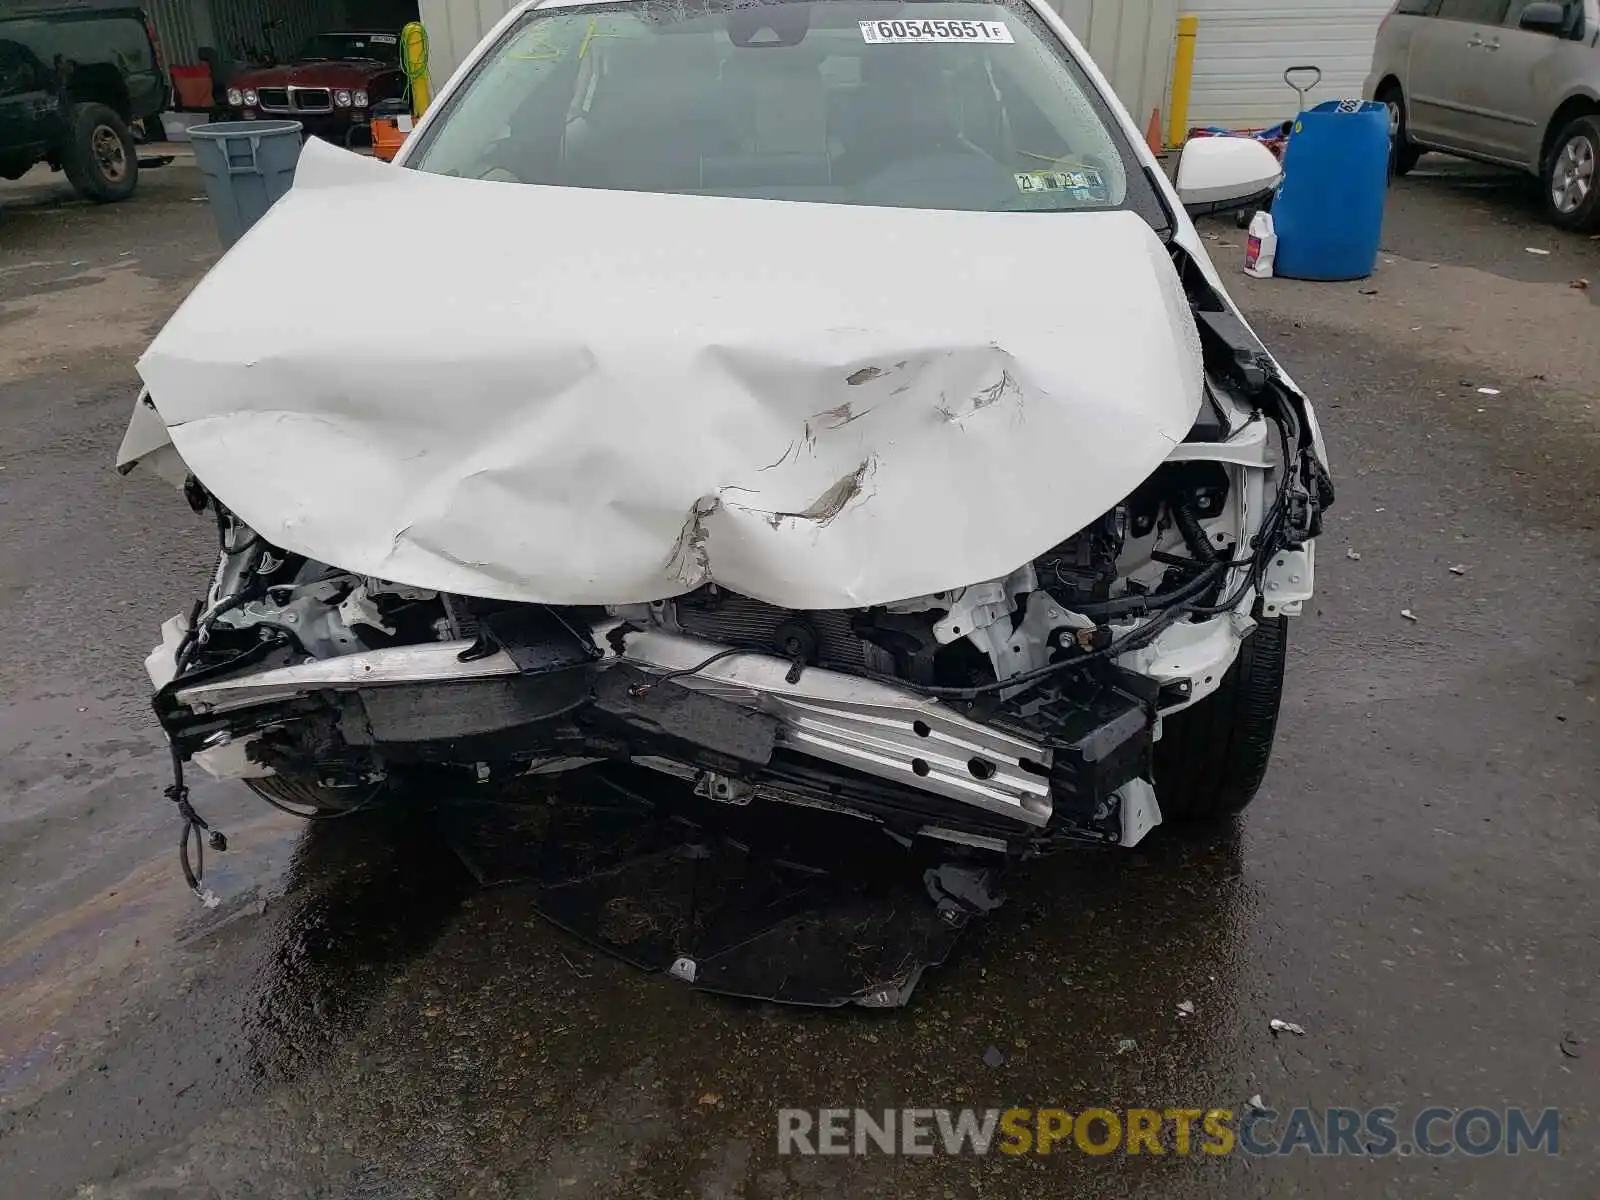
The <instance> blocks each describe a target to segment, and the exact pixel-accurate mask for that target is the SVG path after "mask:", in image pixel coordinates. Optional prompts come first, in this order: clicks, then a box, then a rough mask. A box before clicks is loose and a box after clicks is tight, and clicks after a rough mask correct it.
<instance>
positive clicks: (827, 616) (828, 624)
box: [659, 584, 895, 674]
mask: <svg viewBox="0 0 1600 1200" xmlns="http://www.w3.org/2000/svg"><path fill="white" fill-rule="evenodd" d="M659 611H660V613H661V623H662V624H663V625H665V626H666V627H667V628H675V629H676V630H678V631H679V632H682V633H688V634H693V635H694V636H695V637H703V638H705V639H707V640H708V641H715V642H723V643H725V644H727V645H729V646H740V647H744V648H748V649H751V650H763V651H766V652H767V653H769V654H776V655H778V656H779V657H780V658H786V659H788V660H789V661H791V662H801V663H805V664H807V665H810V666H816V665H819V664H822V663H827V664H830V665H833V666H838V667H844V668H855V669H856V670H868V671H876V672H879V673H882V674H893V673H894V671H895V662H894V656H893V655H892V654H890V653H889V652H888V651H886V650H884V649H883V648H882V647H880V646H877V645H875V644H873V643H872V642H870V641H867V640H866V639H865V638H863V637H862V636H861V634H860V633H858V632H857V631H856V628H855V626H854V624H853V616H854V614H853V612H852V611H851V610H848V609H845V610H837V609H836V610H832V611H827V612H791V611H789V610H788V609H783V608H776V607H774V606H773V605H770V604H763V603H762V602H761V601H759V600H752V599H750V598H749V597H748V596H741V595H738V594H737V593H735V592H729V591H725V590H723V589H721V588H718V587H717V586H716V585H714V584H713V585H710V586H707V587H703V588H701V589H700V590H699V591H696V592H692V593H690V594H689V595H687V596H681V597H679V598H678V599H677V600H671V601H667V602H665V603H664V604H662V605H660V606H659Z"/></svg>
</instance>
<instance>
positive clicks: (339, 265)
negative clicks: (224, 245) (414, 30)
mask: <svg viewBox="0 0 1600 1200" xmlns="http://www.w3.org/2000/svg"><path fill="white" fill-rule="evenodd" d="M1042 228H1044V226H1042V225H1041V222H1040V217H1039V216H1038V214H1033V213H976V212H945V211H932V210H911V209H876V208H868V207H861V206H846V205H826V204H795V203H780V202H774V201H762V200H745V199H729V198H716V197H697V196H673V195H658V194H647V193H626V192H604V191H590V190H574V189H563V188H548V187H537V186H527V185H510V184H499V183H487V182H482V181H472V180H463V179H453V178H442V177H436V176H430V175H425V174H422V173H419V172H414V171H406V170H396V169H394V168H393V167H390V166H389V165H387V164H382V163H375V162H371V161H368V160H366V159H363V158H361V157H359V156H356V155H351V154H348V153H345V152H343V151H339V150H336V149H334V148H332V147H329V146H325V145H323V144H321V143H318V142H312V143H311V144H309V145H308V146H307V147H306V151H305V154H304V157H303V158H302V160H301V164H300V168H299V174H298V177H297V181H296V185H295V187H294V188H293V189H292V191H291V192H290V194H289V195H288V196H287V197H286V198H285V199H284V200H283V201H281V202H280V203H279V204H277V205H275V206H274V208H273V210H272V211H271V212H270V213H269V214H268V215H267V216H266V217H265V218H264V219H263V220H262V221H261V222H260V223H259V224H258V225H257V226H256V227H255V228H253V229H252V230H251V231H250V233H249V234H248V235H247V236H246V237H245V238H244V239H243V240H241V242H240V243H239V244H238V245H237V246H236V247H235V248H234V249H233V250H232V251H231V252H230V253H229V254H228V255H227V257H226V258H225V259H224V260H223V261H222V262H221V263H219V264H218V266H217V267H216V268H215V269H214V270H213V271H212V272H211V274H210V275H208V276H207V278H206V279H205V280H204V281H202V283H201V284H200V286H199V287H198V288H196V289H195V291H194V292H193V293H192V295H191V296H190V298H189V300H188V301H187V302H186V303H185V304H184V306H183V307H182V308H181V309H180V310H179V311H178V313H177V314H176V315H175V316H174V317H173V319H172V320H171V322H169V324H168V325H167V327H166V329H165V330H163V332H162V333H161V335H160V336H159V337H158V338H157V339H156V341H155V342H154V344H153V345H152V346H151V347H150V349H149V351H148V352H147V353H146V354H145V356H144V357H143V359H142V360H141V362H140V372H141V374H142V375H143V377H144V379H145V382H146V383H147V384H148V386H149V387H150V390H151V393H152V395H154V396H155V397H156V399H157V402H158V403H159V407H160V416H161V417H162V418H164V420H165V423H166V425H167V427H168V428H169V429H170V431H171V437H172V442H173V444H174V446H175V448H176V450H177V452H178V453H180V454H181V455H182V457H183V459H184V461H186V462H187V464H188V465H189V466H190V467H191V468H192V469H193V471H194V473H195V474H196V475H197V476H198V477H199V478H200V480H201V481H202V482H203V483H205V484H206V486H207V487H208V488H210V489H211V490H212V491H213V492H214V493H215V494H216V495H217V496H218V497H219V498H220V499H221V500H222V501H223V502H224V503H225V504H226V505H227V506H228V507H229V508H230V509H231V510H232V511H233V512H234V513H236V514H237V515H238V516H239V518H240V519H241V520H242V521H244V522H245V523H246V524H248V525H249V526H250V527H251V528H253V529H254V530H256V531H257V532H259V533H260V534H261V535H262V537H263V538H265V539H266V540H268V541H269V542H271V543H272V544H273V545H276V546H280V547H282V548H284V549H287V550H291V551H294V552H297V553H300V554H304V555H307V556H308V557H311V558H313V559H315V560H317V561H320V562H328V563H333V564H337V565H338V566H340V567H342V568H344V569H346V570H349V571H353V572H356V573H359V574H363V575H371V576H374V577H376V578H381V579H388V580H394V581H397V582H400V583H403V584H407V585H410V586H414V587H422V588H429V589H437V590H440V591H447V592H452V593H458V594H464V595H473V596H481V597H488V598H494V599H503V600H512V601H536V602H543V603H551V604H592V603H610V604H621V603H634V602H642V601H647V600H656V599H662V598H666V597H670V596H675V595H679V594H681V593H683V592H685V591H688V590H691V589H693V588H695V587H697V586H699V585H701V584H703V583H706V582H708V581H716V582H718V583H720V584H722V585H724V586H726V587H728V588H730V589H732V590H734V591H736V592H739V593H741V594H744V595H747V596H751V597H754V598H756V599H759V600H762V601H765V602H767V603H770V604H776V605H780V606H783V607H788V608H796V609H805V608H815V609H829V608H848V607H855V606H861V605H869V604H879V603H887V602H890V601H894V600H899V599H903V598H904V597H906V596H911V595H923V594H929V593H934V592H939V591H944V590H946V589H951V588H957V587H961V586H964V585H966V584H969V583H972V582H974V581H976V580H982V579H990V578H996V577H999V576H1003V575H1005V574H1006V573H1008V572H1010V571H1011V570H1013V569H1014V568H1015V567H1016V566H1017V564H1018V563H1021V562H1027V561H1029V560H1030V559H1032V558H1034V557H1036V556H1037V555H1039V554H1040V553H1042V552H1044V551H1045V550H1047V549H1049V548H1050V547H1051V546H1053V545H1055V544H1057V543H1058V542H1060V541H1062V540H1063V539H1064V538H1066V537H1068V536H1070V535H1071V534H1072V533H1074V532H1076V531H1077V530H1078V529H1080V528H1082V527H1084V526H1085V525H1087V524H1088V523H1089V522H1090V521H1092V520H1093V519H1094V518H1096V517H1098V516H1099V515H1100V514H1101V513H1102V512H1104V511H1105V510H1106V509H1107V508H1109V507H1110V506H1111V505H1113V504H1115V503H1116V502H1117V501H1118V500H1120V499H1121V498H1122V497H1123V496H1125V495H1126V494H1127V493H1129V492H1130V491H1132V490H1133V488H1134V487H1136V486H1137V485H1138V484H1139V483H1140V482H1141V481H1142V480H1144V479H1145V478H1146V477H1147V476H1148V475H1149V474H1150V473H1151V471H1153V470H1154V469H1155V468H1156V466H1157V465H1159V463H1160V462H1161V461H1162V460H1163V459H1164V458H1165V457H1166V456H1167V455H1168V454H1169V453H1170V452H1171V451H1172V449H1173V447H1174V446H1176V445H1178V444H1179V443H1180V442H1182V440H1183V438H1184V437H1185V435H1186V434H1187V432H1188V430H1189V428H1190V426H1191V424H1192V422H1193V419H1194V416H1195V413H1196V412H1197V411H1198V409H1199V406H1200V403H1201V390H1202V381H1201V365H1200V348H1199V340H1198V335H1197V333H1196V332H1195V327H1194V323H1193V319H1192V317H1191V315H1190V313H1189V309H1188V304H1187V301H1186V300H1185V297H1184V295H1183V292H1182V289H1181V287H1180V284H1179V281H1178V278H1177V276H1176V274H1175V273H1174V271H1173V270H1172V266H1171V263H1170V262H1169V261H1168V259H1167V257H1166V254H1165V251H1164V250H1163V248H1162V246H1161V245H1160V243H1159V241H1158V240H1157V239H1156V237H1155V235H1154V234H1153V233H1152V232H1151V230H1150V228H1149V227H1148V226H1147V225H1146V224H1145V223H1144V222H1143V221H1142V220H1141V219H1140V218H1139V217H1137V216H1135V215H1134V214H1132V213H1126V212H1108V213H1075V214H1066V215H1062V216H1060V217H1059V218H1051V219H1050V220H1049V221H1048V236H1043V237H1042V236H1040V232H1041V229H1042ZM553 229H554V230H560V231H562V232H561V236H559V237H552V236H549V232H548V231H550V230H553ZM666 231H670V233H668V232H666ZM373 245H391V246H392V245H405V246H407V247H408V248H409V249H408V252H407V253H406V254H404V255H378V256H374V255H372V254H371V252H370V247H371V246H373ZM930 247H936V248H937V253H930ZM357 274H359V275H360V277H361V278H362V279H363V288H364V291H365V293H366V294H368V295H376V296H388V295H402V294H404V295H407V296H411V297H415V300H414V302H413V305H412V307H411V309H410V316H411V319H412V321H413V327H414V328H415V329H416V330H417V331H418V332H417V335H416V336H414V337H410V338H407V339H401V340H399V341H396V340H395V339H393V338H392V337H390V336H388V333H389V332H390V331H389V325H390V324H391V323H392V322H391V320H390V315H389V314H388V313H387V311H386V310H384V309H382V308H381V307H375V306H371V305H362V304H351V303H350V302H349V297H348V287H347V283H348V280H349V279H350V278H352V277H354V276H355V275H357ZM868 281H870V286H868ZM775 284H781V285H780V286H775ZM995 512H1009V513H1016V514H1027V517H1028V519H1026V520H1012V521H1003V522H997V521H995V520H993V519H992V516H991V515H988V514H993V513H995Z"/></svg>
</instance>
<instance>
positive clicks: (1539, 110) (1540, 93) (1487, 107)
mask: <svg viewBox="0 0 1600 1200" xmlns="http://www.w3.org/2000/svg"><path fill="white" fill-rule="evenodd" d="M1531 2H1532V0H1511V5H1510V7H1509V8H1508V9H1507V11H1506V16H1505V25H1504V28H1502V29H1501V31H1500V36H1499V49H1498V50H1492V51H1490V52H1489V53H1488V54H1487V55H1485V56H1484V63H1483V68H1482V76H1481V79H1480V86H1481V87H1482V89H1483V96H1484V105H1483V108H1484V111H1483V112H1482V113H1481V114H1478V115H1477V116H1476V117H1474V118H1473V137H1474V139H1475V140H1477V141H1480V142H1481V143H1482V145H1483V147H1484V153H1486V154H1490V155H1492V156H1493V157H1495V158H1500V159H1504V160H1506V161H1508V162H1515V163H1517V164H1518V165H1520V166H1523V167H1526V168H1527V169H1528V170H1530V171H1537V170H1538V169H1539V165H1540V164H1539V153H1540V150H1541V148H1542V145H1543V141H1544V130H1545V125H1546V124H1547V123H1548V122H1549V120H1550V114H1551V113H1552V112H1553V111H1554V110H1555V106H1556V104H1557V103H1558V102H1559V101H1560V100H1561V99H1562V96H1563V95H1564V94H1565V86H1564V85H1565V83H1566V82H1567V80H1568V79H1569V78H1570V77H1572V76H1574V75H1578V74H1581V73H1582V66H1583V64H1584V63H1586V62H1594V61H1596V59H1595V58H1594V52H1593V50H1591V49H1590V47H1589V46H1588V44H1587V43H1586V42H1585V41H1580V40H1577V39H1578V38H1579V37H1580V36H1581V35H1582V34H1583V33H1584V30H1585V21H1584V10H1583V0H1566V3H1565V4H1564V5H1563V7H1564V8H1565V9H1566V23H1565V24H1564V25H1563V27H1562V28H1561V30H1560V31H1559V32H1556V31H1536V30H1532V29H1523V28H1521V27H1520V25H1519V22H1520V20H1521V17H1522V13H1523V10H1525V9H1526V8H1527V7H1528V5H1529V4H1530V3H1531Z"/></svg>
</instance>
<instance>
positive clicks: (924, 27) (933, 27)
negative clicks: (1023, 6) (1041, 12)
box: [860, 18, 1012, 46]
mask: <svg viewBox="0 0 1600 1200" xmlns="http://www.w3.org/2000/svg"><path fill="white" fill-rule="evenodd" d="M860 24H861V40H862V41H864V42H866V43H867V44H869V45H874V46H881V45H888V44H891V43H896V42H1006V43H1009V42H1010V41H1011V40H1012V39H1011V30H1009V29H1007V28H1006V27H1005V26H1004V25H1002V24H1001V23H1000V22H999V21H929V20H924V19H922V18H918V19H917V20H914V21H862V22H861V23H860Z"/></svg>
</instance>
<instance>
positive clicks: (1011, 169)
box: [407, 0, 1165, 226]
mask: <svg viewBox="0 0 1600 1200" xmlns="http://www.w3.org/2000/svg"><path fill="white" fill-rule="evenodd" d="M407 161H408V165H410V166H413V167H418V168H420V169H422V170H425V171H432V172H436V173H440V174H446V175H459V176H465V177H468V178H473V179H489V180H499V181H503V182H514V183H542V184H557V185H562V186H567V187H586V188H610V189H617V190H624V191H649V192H674V193H688V194H696V195H715V196H743V197H759V198H763V199H773V200H810V201H822V202H831V203H844V204H872V205H885V206H892V207H905V208H941V209H968V210H986V211H1030V210H1037V211H1080V210H1081V211H1089V210H1099V209H1109V208H1120V207H1133V208H1136V209H1138V210H1139V211H1140V212H1141V213H1142V214H1143V215H1144V216H1145V217H1146V219H1147V220H1150V222H1151V223H1152V224H1153V225H1158V226H1159V225H1162V224H1164V223H1165V222H1164V220H1163V216H1162V207H1161V205H1160V202H1159V200H1158V199H1157V198H1156V196H1155V193H1154V189H1153V188H1152V186H1151V184H1150V183H1149V181H1148V180H1147V179H1146V178H1145V177H1144V175H1143V173H1142V168H1141V165H1140V164H1139V162H1138V160H1137V159H1136V158H1135V156H1134V155H1133V154H1132V153H1131V151H1130V149H1129V148H1128V146H1127V144H1126V142H1125V140H1124V139H1123V135H1122V132H1121V130H1120V129H1117V128H1116V124H1115V121H1114V120H1113V119H1112V116H1111V113H1110V111H1109V110H1108V109H1107V108H1106V106H1105V104H1104V103H1103V102H1102V101H1101V100H1100V99H1099V97H1098V95H1097V94H1096V93H1095V92H1094V89H1093V88H1092V86H1091V85H1090V84H1089V81H1088V80H1087V78H1086V77H1085V76H1084V74H1083V71H1082V70H1081V68H1080V67H1079V65H1078V64H1077V63H1076V62H1074V61H1073V60H1072V59H1071V58H1070V57H1069V55H1068V53H1067V50H1066V47H1065V46H1063V45H1062V44H1061V43H1060V42H1059V41H1058V40H1057V39H1056V37H1055V35H1054V34H1053V33H1052V32H1051V31H1050V29H1049V27H1048V26H1046V25H1045V24H1044V22H1043V21H1042V20H1040V18H1039V17H1038V15H1037V14H1035V13H1034V12H1033V10H1032V9H1031V8H1028V7H1027V6H1026V5H1025V4H1023V3H1020V0H1018V2H1013V3H982V2H978V3H914V4H904V3H894V2H889V0H777V2H768V3H758V4H751V3H750V0H731V2H730V0H642V2H635V3H626V4H605V5H586V6H582V7H568V8H555V9H548V10H543V11H538V10H536V11H533V12H530V13H528V14H527V15H526V16H525V17H524V18H523V19H522V20H521V22H520V23H518V24H517V25H515V26H513V27H512V29H510V30H509V31H508V32H507V34H506V35H505V36H503V37H502V38H501V39H500V41H499V42H498V43H497V44H496V45H495V46H494V47H493V48H492V49H491V50H490V52H489V53H488V55H487V56H486V57H485V58H484V59H483V60H482V61H481V62H480V63H479V64H478V65H477V67H476V68H475V69H474V71H473V73H472V75H471V76H470V77H469V79H468V81H467V84H466V85H465V87H464V88H462V89H461V90H460V91H458V92H457V93H456V95H455V96H454V97H452V98H451V99H450V101H449V102H448V105H447V107H446V109H445V110H444V111H442V112H440V113H439V114H438V115H437V116H436V118H435V120H434V121H433V122H432V123H431V124H430V126H429V128H428V129H427V130H426V132H425V133H424V135H423V138H422V139H421V141H420V142H419V144H418V145H417V147H416V148H415V149H414V151H413V152H412V154H411V155H410V156H409V157H408V160H407Z"/></svg>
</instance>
